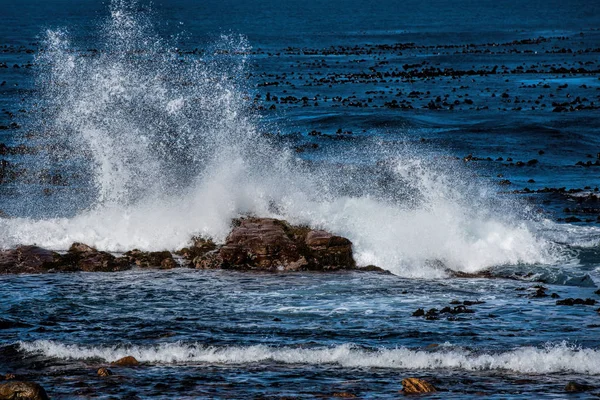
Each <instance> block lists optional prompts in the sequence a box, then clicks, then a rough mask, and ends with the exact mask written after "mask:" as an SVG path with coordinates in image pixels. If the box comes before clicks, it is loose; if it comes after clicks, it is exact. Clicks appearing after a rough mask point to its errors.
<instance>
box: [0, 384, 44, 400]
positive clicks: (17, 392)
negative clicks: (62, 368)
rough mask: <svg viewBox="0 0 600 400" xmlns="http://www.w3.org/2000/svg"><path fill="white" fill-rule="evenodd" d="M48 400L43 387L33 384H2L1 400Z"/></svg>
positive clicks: (0, 387)
mask: <svg viewBox="0 0 600 400" xmlns="http://www.w3.org/2000/svg"><path fill="white" fill-rule="evenodd" d="M17 399H23V400H48V395H47V394H46V391H45V390H44V388H43V387H41V386H40V385H38V384H37V383H33V382H19V381H14V382H8V383H3V384H0V400H17Z"/></svg>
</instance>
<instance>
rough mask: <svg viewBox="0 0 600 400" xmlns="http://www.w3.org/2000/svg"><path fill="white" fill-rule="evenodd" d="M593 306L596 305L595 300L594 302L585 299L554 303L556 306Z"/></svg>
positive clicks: (570, 299)
mask: <svg viewBox="0 0 600 400" xmlns="http://www.w3.org/2000/svg"><path fill="white" fill-rule="evenodd" d="M595 304H596V300H594V299H585V300H584V299H572V298H568V299H564V300H557V301H556V305H557V306H575V305H585V306H593V305H595Z"/></svg>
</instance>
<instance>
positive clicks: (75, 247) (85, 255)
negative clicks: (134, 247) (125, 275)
mask: <svg viewBox="0 0 600 400" xmlns="http://www.w3.org/2000/svg"><path fill="white" fill-rule="evenodd" d="M129 268H130V266H129V261H128V260H127V259H123V258H117V257H115V256H113V255H112V254H110V253H107V252H105V251H98V250H96V249H94V248H93V247H91V246H88V245H86V244H83V243H73V244H72V245H71V247H70V248H69V251H68V252H67V253H66V254H64V255H63V256H62V257H61V260H60V266H58V267H57V270H59V271H60V272H68V271H85V272H114V271H123V270H126V269H129Z"/></svg>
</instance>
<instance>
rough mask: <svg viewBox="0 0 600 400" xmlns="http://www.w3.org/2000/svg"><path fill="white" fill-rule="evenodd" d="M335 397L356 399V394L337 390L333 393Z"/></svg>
mask: <svg viewBox="0 0 600 400" xmlns="http://www.w3.org/2000/svg"><path fill="white" fill-rule="evenodd" d="M333 397H339V398H342V399H355V398H356V395H354V394H352V393H348V392H336V393H334V394H333Z"/></svg>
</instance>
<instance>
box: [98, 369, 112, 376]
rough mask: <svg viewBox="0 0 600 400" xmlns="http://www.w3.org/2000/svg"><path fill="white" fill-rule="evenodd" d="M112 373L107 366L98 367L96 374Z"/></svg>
mask: <svg viewBox="0 0 600 400" xmlns="http://www.w3.org/2000/svg"><path fill="white" fill-rule="evenodd" d="M112 374H113V373H112V372H111V370H110V369H108V368H100V369H98V376H111V375H112Z"/></svg>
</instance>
